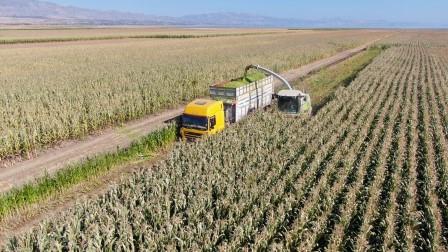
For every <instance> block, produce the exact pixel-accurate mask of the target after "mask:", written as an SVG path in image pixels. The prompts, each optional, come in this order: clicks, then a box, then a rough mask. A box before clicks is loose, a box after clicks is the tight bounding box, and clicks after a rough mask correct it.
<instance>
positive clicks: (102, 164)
mask: <svg viewBox="0 0 448 252" xmlns="http://www.w3.org/2000/svg"><path fill="white" fill-rule="evenodd" d="M176 132H177V130H176V127H174V126H169V127H167V128H164V129H161V130H158V131H156V132H154V133H151V134H149V135H148V136H146V137H144V138H142V139H141V140H138V141H136V142H134V143H133V144H132V145H131V146H130V147H129V148H127V149H124V150H119V151H117V152H116V153H111V154H105V155H101V156H98V157H94V158H91V159H89V160H87V161H85V162H82V163H81V164H77V165H74V166H71V167H67V168H65V169H63V170H60V171H58V172H57V173H56V174H55V175H52V176H50V175H47V176H45V177H43V178H40V179H38V180H37V181H36V182H35V183H32V184H27V185H25V186H24V187H22V188H18V189H13V190H12V191H10V192H8V193H6V194H4V195H1V196H0V219H3V218H4V217H5V216H6V215H8V214H9V213H11V212H13V211H14V210H18V209H20V208H22V207H25V206H28V205H31V204H33V203H37V202H39V201H41V200H43V199H46V198H48V197H50V196H51V195H54V194H55V193H58V192H61V191H63V190H65V189H67V188H70V187H71V186H73V185H76V184H77V183H80V182H83V181H85V180H88V179H89V178H92V177H95V176H98V175H100V174H101V173H103V172H105V171H108V170H110V169H113V168H114V167H116V166H119V165H123V164H125V163H127V162H129V161H135V160H138V159H150V158H151V155H153V154H154V153H155V152H156V151H157V150H159V149H160V148H162V147H164V146H166V145H167V144H169V143H172V142H173V141H174V140H175V139H176Z"/></svg>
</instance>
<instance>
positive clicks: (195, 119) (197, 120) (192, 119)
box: [182, 115, 208, 130]
mask: <svg viewBox="0 0 448 252" xmlns="http://www.w3.org/2000/svg"><path fill="white" fill-rule="evenodd" d="M182 126H183V127H185V128H190V129H199V130H207V129H208V118H207V117H199V116H191V115H182Z"/></svg>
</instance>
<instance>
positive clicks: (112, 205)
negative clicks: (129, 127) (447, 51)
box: [4, 41, 448, 251]
mask: <svg viewBox="0 0 448 252" xmlns="http://www.w3.org/2000/svg"><path fill="white" fill-rule="evenodd" d="M431 43H432V42H428V43H419V42H413V41H411V42H408V43H406V44H403V43H397V44H396V45H395V46H393V47H391V48H389V49H387V50H386V51H385V52H384V53H383V54H382V55H381V56H379V57H378V58H376V59H375V60H374V61H373V62H372V64H371V65H370V66H368V67H367V68H366V69H365V70H363V71H362V72H361V73H360V74H359V76H358V77H357V79H355V80H354V81H353V82H352V83H351V84H350V85H349V86H348V87H342V88H340V89H339V90H337V91H336V97H335V98H334V99H333V100H332V101H330V102H329V103H328V104H327V106H325V107H324V108H322V110H321V111H319V113H318V114H317V115H316V116H315V117H313V118H311V119H308V121H307V120H306V119H303V118H302V119H293V118H289V117H286V116H284V115H282V114H278V113H276V112H273V111H271V112H264V113H256V114H254V115H253V116H250V117H249V118H247V119H246V120H244V121H243V122H241V123H239V124H237V125H234V126H233V127H230V128H229V129H227V130H226V131H225V132H223V133H222V134H219V135H216V136H212V137H209V138H207V139H204V140H203V141H200V142H197V143H192V144H186V143H178V144H176V146H175V147H174V149H173V151H172V152H171V153H170V154H169V157H168V158H167V160H164V161H160V162H159V163H158V164H156V165H155V166H153V167H149V168H150V169H148V167H146V168H142V169H141V170H140V171H139V172H137V173H135V174H134V175H133V176H131V178H129V179H128V180H126V181H124V182H123V183H121V184H119V185H117V186H114V187H113V188H112V189H111V190H110V191H109V192H108V193H106V194H104V195H102V196H100V197H99V198H98V199H96V200H86V201H81V202H79V203H78V204H77V205H76V206H75V207H74V208H72V209H70V210H68V211H65V212H63V213H62V214H61V216H60V217H58V218H55V219H52V220H47V221H44V222H42V223H41V224H40V226H39V227H36V228H34V229H33V230H30V231H28V232H26V233H24V234H22V235H19V236H16V237H12V238H11V239H10V240H9V242H8V244H7V245H6V247H4V249H5V250H98V249H103V250H114V251H115V250H157V251H165V250H168V251H172V250H192V251H197V250H213V251H215V250H223V251H224V250H260V251H266V250H293V251H294V250H296V251H310V250H318V251H322V250H329V251H335V250H357V251H360V250H363V249H365V248H367V249H369V250H371V251H381V250H397V251H406V250H427V251H431V250H433V251H435V250H442V251H443V250H444V249H446V248H447V247H446V239H445V238H446V235H445V234H446V228H447V223H446V220H447V215H446V209H445V208H444V206H445V202H446V196H447V194H446V192H447V191H446V183H447V179H446V175H447V167H446V164H447V163H446V162H447V161H448V160H447V158H446V157H447V156H448V153H447V151H448V136H447V134H446V132H447V131H446V130H445V129H444V127H445V125H444V123H445V122H446V121H445V120H446V119H447V118H446V112H447V109H448V102H447V101H446V100H445V99H444V97H445V95H447V93H448V88H447V87H446V86H445V85H444V83H445V81H446V77H447V75H446V73H445V69H443V64H444V60H445V58H444V57H442V56H439V55H437V54H432V50H441V49H440V48H438V47H433V46H432V44H431ZM395 201H396V203H395ZM394 203H395V204H394Z"/></svg>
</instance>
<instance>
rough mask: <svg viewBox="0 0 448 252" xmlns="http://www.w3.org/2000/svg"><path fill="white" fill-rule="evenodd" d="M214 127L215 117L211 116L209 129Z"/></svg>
mask: <svg viewBox="0 0 448 252" xmlns="http://www.w3.org/2000/svg"><path fill="white" fill-rule="evenodd" d="M215 126H216V117H215V116H213V117H211V118H210V129H214V128H215Z"/></svg>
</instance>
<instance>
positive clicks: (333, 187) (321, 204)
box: [286, 82, 392, 250]
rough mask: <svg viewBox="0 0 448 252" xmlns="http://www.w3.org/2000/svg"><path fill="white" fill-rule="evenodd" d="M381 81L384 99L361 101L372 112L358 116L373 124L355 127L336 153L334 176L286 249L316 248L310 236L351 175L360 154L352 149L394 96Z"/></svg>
mask: <svg viewBox="0 0 448 252" xmlns="http://www.w3.org/2000/svg"><path fill="white" fill-rule="evenodd" d="M380 83H382V86H380V85H379V89H380V90H381V93H382V95H375V97H378V101H382V102H377V101H373V100H372V99H369V100H368V102H367V103H361V104H363V106H364V107H366V108H367V111H368V113H366V114H365V115H364V116H363V117H361V118H357V119H355V121H356V124H357V125H358V123H359V124H362V126H365V125H371V126H370V127H360V128H357V129H355V130H353V129H352V130H351V131H353V133H354V134H355V138H353V139H352V140H351V141H350V142H347V143H346V144H344V145H341V147H340V149H339V150H338V152H337V154H336V155H337V158H335V159H334V162H333V163H332V164H330V167H331V169H330V170H331V171H332V175H331V176H330V179H329V180H328V182H329V183H327V184H325V186H324V187H321V188H320V189H319V190H317V188H316V190H315V192H314V194H315V196H314V198H313V200H312V201H311V200H309V201H308V202H307V205H306V206H305V207H304V209H303V212H304V213H307V214H302V215H301V218H300V219H299V220H297V221H296V223H295V224H294V227H292V230H291V231H290V232H289V233H288V234H287V238H286V241H287V242H289V244H286V245H287V247H286V248H289V249H290V250H296V249H298V248H299V245H300V247H301V248H302V249H304V250H311V249H312V247H311V248H307V246H312V244H313V243H312V240H313V238H310V237H309V236H312V235H313V229H318V228H319V226H320V224H319V221H321V220H322V219H324V218H321V216H322V214H324V211H325V210H324V209H328V204H331V203H330V202H331V201H330V200H329V199H331V198H333V197H334V195H335V193H336V192H337V191H338V188H340V187H341V185H342V184H343V181H344V180H345V178H346V176H347V175H348V166H349V164H350V163H351V162H353V161H354V157H355V154H356V153H357V152H356V151H352V150H358V149H359V148H360V147H361V145H362V143H363V141H364V139H365V137H367V135H368V134H369V129H372V130H373V128H375V125H376V123H377V119H378V117H379V116H380V114H381V113H383V112H384V111H385V110H384V109H383V108H384V105H385V103H386V100H387V99H390V98H391V97H392V96H390V93H389V92H391V86H389V88H387V85H384V82H380ZM386 91H387V92H386ZM367 117H368V118H367Z"/></svg>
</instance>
